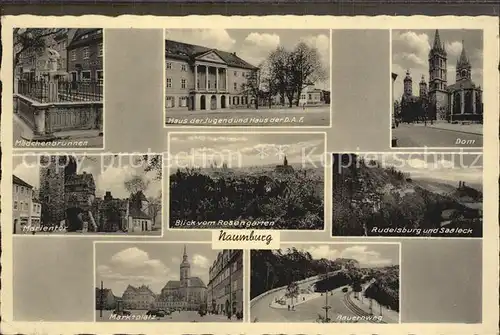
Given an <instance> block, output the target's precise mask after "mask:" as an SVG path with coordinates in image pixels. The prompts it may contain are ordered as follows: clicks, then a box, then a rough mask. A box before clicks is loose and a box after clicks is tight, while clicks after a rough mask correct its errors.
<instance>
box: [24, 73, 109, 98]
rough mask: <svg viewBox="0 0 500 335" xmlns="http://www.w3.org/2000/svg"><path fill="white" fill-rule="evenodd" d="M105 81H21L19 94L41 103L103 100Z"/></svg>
mask: <svg viewBox="0 0 500 335" xmlns="http://www.w3.org/2000/svg"><path fill="white" fill-rule="evenodd" d="M103 89H104V86H103V81H102V80H98V81H66V80H55V81H50V80H43V79H40V80H19V81H18V82H17V92H16V93H17V94H20V95H23V96H25V97H27V98H29V99H32V100H34V101H37V102H40V103H52V102H89V101H102V100H103Z"/></svg>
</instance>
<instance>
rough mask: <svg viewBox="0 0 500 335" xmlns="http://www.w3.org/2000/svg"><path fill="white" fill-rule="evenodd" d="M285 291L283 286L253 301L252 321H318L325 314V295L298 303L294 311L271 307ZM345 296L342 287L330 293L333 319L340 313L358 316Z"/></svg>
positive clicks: (330, 315) (304, 286) (306, 284)
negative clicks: (347, 304) (348, 304)
mask: <svg viewBox="0 0 500 335" xmlns="http://www.w3.org/2000/svg"><path fill="white" fill-rule="evenodd" d="M316 281H318V280H317V279H316V278H312V279H311V280H310V281H307V282H305V283H301V284H299V289H305V288H307V287H308V286H309V285H311V284H313V283H314V282H316ZM285 292H286V288H283V289H280V290H278V291H276V292H273V293H270V294H268V295H266V296H263V297H261V298H257V299H256V300H255V301H253V302H252V307H251V308H250V320H251V322H316V320H317V319H318V317H319V316H320V315H321V316H323V317H324V316H325V310H324V309H323V306H325V302H326V297H325V295H323V296H321V297H318V298H316V299H311V300H309V301H307V302H304V303H301V304H298V305H296V306H295V310H294V311H289V310H288V309H277V308H272V307H270V305H271V302H273V301H274V300H275V299H276V298H281V297H282V296H283V295H284V294H285ZM344 296H345V294H344V293H343V292H342V289H337V290H334V291H333V295H332V293H331V292H330V293H329V295H328V305H329V306H330V307H331V308H330V310H329V311H328V317H329V318H330V319H331V320H333V321H335V319H336V318H337V317H338V316H339V315H340V316H345V317H356V316H357V315H356V314H355V313H353V312H352V311H351V310H350V309H349V308H348V307H347V306H346V304H345V302H344Z"/></svg>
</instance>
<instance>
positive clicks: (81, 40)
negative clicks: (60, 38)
mask: <svg viewBox="0 0 500 335" xmlns="http://www.w3.org/2000/svg"><path fill="white" fill-rule="evenodd" d="M99 30H101V33H100V34H97V32H98V31H99ZM85 36H87V37H85ZM99 42H102V28H91V29H89V28H85V29H77V30H76V32H75V35H74V37H73V39H72V40H71V42H70V43H69V44H68V46H67V49H68V50H70V49H75V48H78V47H80V46H84V45H89V44H92V43H99Z"/></svg>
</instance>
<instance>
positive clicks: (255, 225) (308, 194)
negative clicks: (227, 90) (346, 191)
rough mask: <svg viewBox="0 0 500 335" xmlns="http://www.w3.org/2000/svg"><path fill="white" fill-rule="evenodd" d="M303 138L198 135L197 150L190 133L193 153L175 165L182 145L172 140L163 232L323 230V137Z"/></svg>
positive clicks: (176, 140)
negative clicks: (167, 226)
mask: <svg viewBox="0 0 500 335" xmlns="http://www.w3.org/2000/svg"><path fill="white" fill-rule="evenodd" d="M306 135H307V136H304V135H303V134H293V135H291V134H286V135H281V137H282V138H281V139H278V137H279V135H276V134H274V135H262V134H261V135H257V136H256V135H252V134H248V135H239V134H238V135H234V134H233V135H230V136H232V138H228V137H227V138H226V139H225V140H224V138H221V137H217V136H214V135H206V136H204V137H203V141H204V142H203V143H205V144H203V146H202V147H200V148H197V147H196V145H197V144H196V139H195V137H196V136H192V137H191V138H192V139H193V141H192V142H190V145H192V147H193V148H195V149H194V151H192V152H191V155H190V156H182V161H177V162H175V157H177V155H176V152H178V150H181V147H182V145H183V143H182V140H181V138H180V137H179V136H178V135H176V136H175V137H174V138H173V139H172V143H171V149H172V152H171V154H172V157H173V158H172V159H171V162H172V167H171V168H170V176H169V192H170V193H169V194H170V196H169V199H170V204H169V206H170V209H169V213H170V218H169V222H170V227H173V228H218V227H224V228H241V229H245V228H252V229H259V228H261V229H294V230H296V229H303V230H317V229H323V227H324V167H323V153H324V137H323V135H322V134H306ZM259 137H261V138H259ZM183 140H184V141H185V140H186V138H184V139H183ZM200 140H201V139H198V141H200ZM261 141H263V142H264V143H265V144H263V143H262V142H261ZM272 141H276V142H274V143H273V142H272ZM207 143H208V144H207ZM207 146H212V147H210V148H209V149H207ZM196 150H198V151H196ZM308 154H310V157H309V156H307V155H308ZM235 159H237V160H238V162H235ZM308 159H309V160H308ZM201 161H204V162H201ZM176 164H177V167H176ZM185 164H187V167H186V165H185ZM179 165H180V166H182V167H178V166H179Z"/></svg>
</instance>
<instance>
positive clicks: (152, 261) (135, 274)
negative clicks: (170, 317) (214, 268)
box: [95, 242, 220, 296]
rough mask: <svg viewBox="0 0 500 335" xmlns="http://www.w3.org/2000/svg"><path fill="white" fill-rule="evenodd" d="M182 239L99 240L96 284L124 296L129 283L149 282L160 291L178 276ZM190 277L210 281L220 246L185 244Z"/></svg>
mask: <svg viewBox="0 0 500 335" xmlns="http://www.w3.org/2000/svg"><path fill="white" fill-rule="evenodd" d="M183 249H184V244H182V243H137V242H134V243H96V244H95V267H96V278H95V280H96V287H100V282H101V280H102V281H103V287H105V288H110V289H111V290H112V291H113V293H114V295H116V296H121V295H122V294H123V291H125V289H126V288H127V286H128V285H129V284H130V285H132V286H135V287H137V286H141V285H147V286H149V288H150V289H151V290H152V291H153V292H154V293H160V292H161V289H162V288H163V287H164V286H165V284H166V283H167V282H168V281H169V280H179V279H180V274H179V266H180V264H181V262H182V255H183ZM186 251H187V255H188V261H189V263H190V265H191V277H199V278H200V279H201V280H202V281H203V283H205V285H208V279H209V269H210V266H211V265H212V264H213V262H214V260H216V259H217V254H218V253H219V252H220V250H213V249H212V246H211V245H210V244H207V243H192V244H186Z"/></svg>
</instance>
